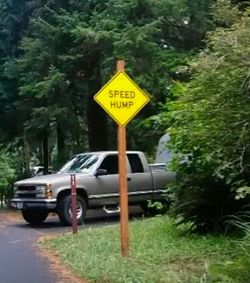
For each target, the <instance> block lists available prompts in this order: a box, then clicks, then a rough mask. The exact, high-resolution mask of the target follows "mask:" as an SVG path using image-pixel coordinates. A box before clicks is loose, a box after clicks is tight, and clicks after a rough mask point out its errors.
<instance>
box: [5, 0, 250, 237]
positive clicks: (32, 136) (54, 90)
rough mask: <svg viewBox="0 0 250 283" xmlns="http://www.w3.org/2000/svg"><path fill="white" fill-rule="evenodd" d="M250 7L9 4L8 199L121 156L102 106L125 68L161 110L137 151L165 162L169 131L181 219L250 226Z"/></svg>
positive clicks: (132, 136)
mask: <svg viewBox="0 0 250 283" xmlns="http://www.w3.org/2000/svg"><path fill="white" fill-rule="evenodd" d="M249 7H250V3H249V1H236V0H235V1H228V0H219V1H212V0H192V1H187V0H109V1H97V0H86V1H76V0H20V1H15V0H0V121H1V123H0V144H1V153H0V160H1V162H0V187H1V190H2V191H4V192H5V194H9V196H11V189H10V188H11V187H12V184H13V181H14V180H15V179H20V178H24V177H26V176H29V174H30V166H32V165H38V164H39V165H43V166H44V172H45V173H47V172H48V171H49V168H50V166H52V168H53V170H56V169H58V168H59V167H60V166H61V165H62V164H63V163H64V162H65V161H66V160H67V159H68V158H69V157H70V156H72V155H73V154H75V153H79V152H83V151H93V150H105V149H108V150H110V149H115V148H116V147H117V145H116V125H115V123H114V122H113V121H112V120H111V119H110V118H109V117H108V116H107V115H106V113H105V112H104V111H103V110H102V109H100V107H99V106H98V104H97V103H95V102H94V100H93V96H94V95H95V94H96V93H97V91H98V90H99V89H100V88H101V87H102V86H103V85H104V84H105V83H106V82H107V81H108V80H109V79H110V78H111V77H112V75H113V74H114V71H115V64H116V61H117V60H118V59H124V60H125V61H126V71H127V73H128V74H129V75H130V76H131V77H132V78H133V79H134V80H135V81H136V82H137V84H138V85H139V86H140V87H141V88H142V89H144V90H145V91H147V92H148V93H149V95H150V98H151V102H150V104H149V105H147V106H146V107H145V108H144V109H143V111H142V112H140V114H139V115H137V116H136V118H135V119H134V120H133V121H132V122H131V123H130V124H129V126H128V141H127V142H128V148H129V149H131V150H133V149H134V150H142V151H145V152H146V153H147V155H148V156H149V158H150V157H151V158H152V157H153V156H154V154H155V151H156V145H157V142H158V140H159V138H160V137H161V136H162V135H163V134H164V133H165V132H166V131H167V132H168V133H169V134H170V136H171V142H170V147H171V150H172V152H173V153H174V159H173V162H172V164H171V166H172V170H174V171H175V172H176V173H177V181H176V184H175V185H174V186H172V188H170V189H169V191H168V194H167V195H168V198H170V199H171V201H172V203H173V211H174V212H175V214H177V215H179V216H181V219H182V220H184V221H188V222H191V223H192V228H193V229H195V230H198V231H200V232H206V231H225V230H226V229H227V230H230V229H229V227H230V225H229V223H230V219H232V217H234V218H235V217H236V218H237V219H240V220H244V221H245V220H248V219H249V191H250V190H249V186H250V184H249V182H250V131H249V126H250V125H249V123H250V116H249V109H250V107H249V104H250V100H249V91H250V59H249V58H250V48H249V46H250V19H249V11H250V10H249Z"/></svg>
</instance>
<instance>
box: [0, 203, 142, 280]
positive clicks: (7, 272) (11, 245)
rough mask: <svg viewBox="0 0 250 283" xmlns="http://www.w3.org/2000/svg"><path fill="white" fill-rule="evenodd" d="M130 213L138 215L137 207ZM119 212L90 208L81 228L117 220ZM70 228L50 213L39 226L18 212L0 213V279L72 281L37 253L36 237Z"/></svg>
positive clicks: (139, 213)
mask: <svg viewBox="0 0 250 283" xmlns="http://www.w3.org/2000/svg"><path fill="white" fill-rule="evenodd" d="M131 215H132V217H134V216H140V215H141V212H140V210H138V208H132V209H131ZM118 221H119V218H118V216H113V217H110V216H106V215H104V214H103V212H102V211H96V210H95V211H94V210H93V211H89V213H88V215H87V220H86V224H85V225H83V226H81V227H80V229H84V228H86V227H89V226H99V225H107V224H112V223H117V222H118ZM68 231H71V227H64V226H62V225H61V224H60V222H59V221H58V218H57V216H50V217H49V218H48V219H47V220H46V222H45V223H44V224H43V225H41V226H39V227H31V226H29V225H28V224H26V223H25V222H24V220H22V217H21V216H20V214H17V213H14V214H13V213H12V214H9V213H7V214H5V213H0V283H71V282H77V281H75V280H73V279H72V281H70V280H69V278H66V279H65V278H63V277H61V278H59V277H57V273H58V272H55V271H53V269H52V268H51V266H50V263H49V262H48V261H47V260H46V258H45V257H41V256H40V255H39V250H38V244H37V240H38V238H39V237H40V236H44V235H49V234H55V233H63V232H68Z"/></svg>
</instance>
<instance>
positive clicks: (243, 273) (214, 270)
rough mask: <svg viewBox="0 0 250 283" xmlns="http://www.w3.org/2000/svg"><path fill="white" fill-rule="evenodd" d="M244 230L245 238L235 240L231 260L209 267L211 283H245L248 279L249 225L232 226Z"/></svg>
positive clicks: (249, 254) (249, 259) (249, 273)
mask: <svg viewBox="0 0 250 283" xmlns="http://www.w3.org/2000/svg"><path fill="white" fill-rule="evenodd" d="M235 224H236V225H237V226H240V227H239V228H240V229H242V230H244V233H245V236H244V237H243V238H242V239H240V240H237V242H236V246H237V249H235V250H234V251H232V258H231V259H230V260H226V261H225V262H218V263H214V264H212V265H211V266H210V270H209V274H210V276H211V279H212V280H211V282H232V283H245V282H248V280H249V278H250V269H249V266H250V227H249V224H244V223H242V222H236V223H234V225H235Z"/></svg>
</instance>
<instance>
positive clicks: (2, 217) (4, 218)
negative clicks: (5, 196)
mask: <svg viewBox="0 0 250 283" xmlns="http://www.w3.org/2000/svg"><path fill="white" fill-rule="evenodd" d="M21 219H22V217H21V214H20V212H16V211H2V212H0V225H4V224H5V223H8V222H10V221H16V220H21Z"/></svg>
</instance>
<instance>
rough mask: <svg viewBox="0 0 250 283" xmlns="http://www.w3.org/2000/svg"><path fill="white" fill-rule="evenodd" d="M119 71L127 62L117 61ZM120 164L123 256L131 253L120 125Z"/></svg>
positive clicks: (122, 133)
mask: <svg viewBox="0 0 250 283" xmlns="http://www.w3.org/2000/svg"><path fill="white" fill-rule="evenodd" d="M116 69H117V72H119V71H124V70H125V62H124V61H122V60H120V61H117V67H116ZM118 164H119V192H120V201H119V202H120V235H121V252H122V255H123V256H128V255H129V231H128V229H129V228H128V182H127V161H126V126H124V127H122V126H120V125H118Z"/></svg>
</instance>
